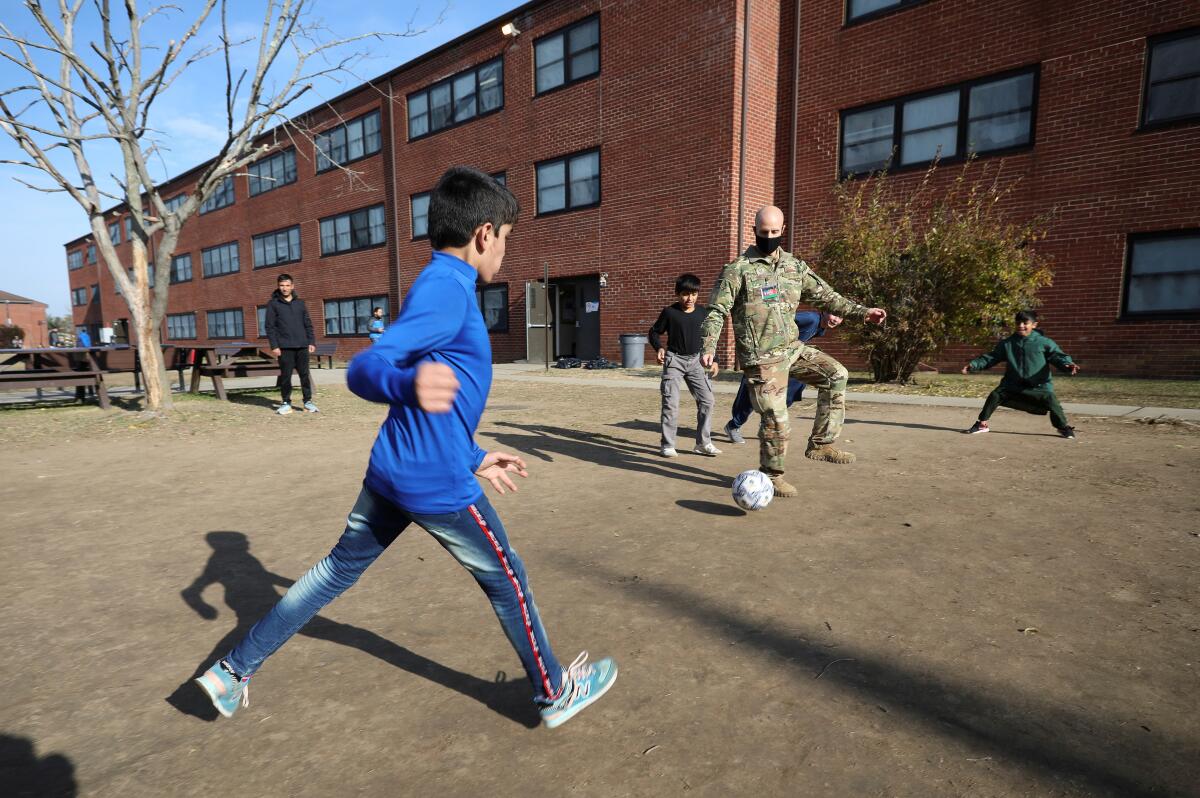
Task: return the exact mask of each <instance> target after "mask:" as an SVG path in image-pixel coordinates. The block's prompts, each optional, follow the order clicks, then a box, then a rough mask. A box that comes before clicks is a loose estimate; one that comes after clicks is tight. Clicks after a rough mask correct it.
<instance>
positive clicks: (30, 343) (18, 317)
mask: <svg viewBox="0 0 1200 798" xmlns="http://www.w3.org/2000/svg"><path fill="white" fill-rule="evenodd" d="M47 307H48V306H47V305H46V303H45V302H38V301H37V300H36V299H29V298H28V297H23V296H17V295H16V294H10V293H9V292H8V291H0V324H5V325H14V326H17V327H20V328H21V329H22V330H23V331H24V333H25V337H24V338H22V339H21V340H22V341H23V342H24V345H25V346H26V347H27V348H33V347H42V346H49V345H50V339H49V335H50V328H49V327H48V326H47V324H46V322H47V319H46V308H47Z"/></svg>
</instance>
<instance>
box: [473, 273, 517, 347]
mask: <svg viewBox="0 0 1200 798" xmlns="http://www.w3.org/2000/svg"><path fill="white" fill-rule="evenodd" d="M499 291H503V292H504V320H503V322H502V324H501V325H500V326H497V327H495V328H491V327H488V326H487V316H484V315H483V297H484V295H485V294H487V293H489V292H490V293H496V292H499ZM508 301H509V292H508V283H507V282H503V283H479V282H477V283H475V303H476V305H477V306H478V307H479V315H480V316H481V317H482V318H483V325H484V327H485V328H486V329H487V332H488V335H491V334H492V333H496V334H497V335H500V334H503V333H507V332H508V331H509V323H510V320H509V315H510V314H509V312H508Z"/></svg>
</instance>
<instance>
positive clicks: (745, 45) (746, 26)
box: [734, 0, 750, 255]
mask: <svg viewBox="0 0 1200 798" xmlns="http://www.w3.org/2000/svg"><path fill="white" fill-rule="evenodd" d="M742 14H743V17H744V18H743V20H742V119H741V132H740V134H739V135H740V137H741V139H740V141H739V142H738V209H737V219H736V220H735V222H734V224H736V225H737V231H738V234H737V242H738V245H737V254H738V255H740V254H742V251H743V250H745V248H746V238H745V236H746V221H745V220H746V113H747V109H748V107H749V102H748V97H747V96H746V89H747V87H748V86H749V83H750V0H745V8H744V10H743V12H742Z"/></svg>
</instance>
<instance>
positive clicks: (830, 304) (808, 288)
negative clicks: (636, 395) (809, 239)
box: [700, 246, 867, 366]
mask: <svg viewBox="0 0 1200 798" xmlns="http://www.w3.org/2000/svg"><path fill="white" fill-rule="evenodd" d="M777 254H778V257H777V258H774V259H772V258H768V257H766V256H765V255H763V254H762V253H760V252H759V251H758V250H757V249H756V248H755V247H753V246H750V247H749V248H747V249H746V251H745V252H744V253H742V256H741V257H740V258H738V259H737V260H735V261H734V262H733V263H730V264H727V265H726V266H725V268H724V269H722V270H721V277H720V279H719V280H718V281H717V285H716V287H715V288H714V289H713V292H712V297H711V299H709V302H708V305H709V309H708V316H706V317H705V319H704V324H703V325H702V326H701V328H700V331H701V335H702V336H703V344H702V347H703V348H702V350H701V351H702V352H703V353H704V354H707V355H712V354H715V353H716V351H717V340H718V339H719V338H720V337H721V329H722V328H723V327H724V326H725V317H726V316H732V317H733V337H734V341H735V342H736V344H737V356H738V360H740V361H741V363H742V365H743V366H753V365H756V364H758V363H769V362H772V361H774V360H779V359H781V358H783V357H784V355H785V354H786V350H787V349H788V348H789V347H790V346H792V345H793V344H796V343H797V342H798V340H799V339H798V337H797V331H796V322H795V317H796V307H797V306H798V305H799V304H800V303H801V302H807V303H809V304H811V305H815V306H817V307H819V308H821V309H822V310H828V311H829V312H831V313H835V314H837V315H838V316H845V317H848V318H862V317H865V316H866V314H867V308H866V307H865V306H863V305H860V304H858V303H857V302H851V301H850V300H849V299H846V298H845V297H843V296H842V295H841V294H839V293H838V292H836V291H834V290H833V289H832V288H830V287H829V284H828V283H826V282H825V281H824V280H822V279H821V278H820V277H818V276H817V275H816V274H815V273H814V272H813V270H812V269H810V268H809V267H808V264H807V263H805V262H804V261H802V260H800V259H799V258H797V257H796V256H794V255H792V254H791V253H789V252H784V251H783V250H782V249H780V250H777ZM800 345H801V346H803V344H800Z"/></svg>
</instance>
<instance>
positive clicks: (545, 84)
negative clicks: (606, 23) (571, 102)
mask: <svg viewBox="0 0 1200 798" xmlns="http://www.w3.org/2000/svg"><path fill="white" fill-rule="evenodd" d="M533 58H534V62H535V67H534V69H535V75H536V78H535V93H536V94H542V93H544V92H547V91H550V90H551V89H557V88H558V87H559V86H567V85H569V84H571V83H575V82H577V81H580V80H584V79H585V78H590V77H591V76H592V75H595V74H597V73H599V72H600V17H598V16H592V17H588V18H587V19H584V20H580V21H579V22H576V23H575V24H574V25H571V26H570V27H566V28H563V29H562V30H559V31H555V32H554V33H551V34H549V35H547V36H543V37H542V38H540V39H538V40H537V41H535V42H534V43H533Z"/></svg>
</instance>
